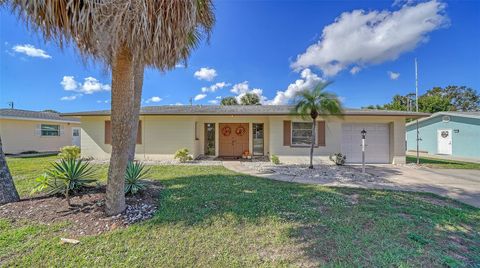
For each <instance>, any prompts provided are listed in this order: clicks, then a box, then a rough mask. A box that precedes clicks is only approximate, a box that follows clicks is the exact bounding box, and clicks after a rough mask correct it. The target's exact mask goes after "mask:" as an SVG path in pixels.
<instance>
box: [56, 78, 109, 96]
mask: <svg viewBox="0 0 480 268" xmlns="http://www.w3.org/2000/svg"><path fill="white" fill-rule="evenodd" d="M60 84H61V85H62V87H63V89H64V90H66V91H74V92H78V93H82V94H93V93H95V92H100V91H110V90H111V87H110V85H109V84H102V83H101V82H99V81H98V80H97V79H96V78H94V77H91V76H89V77H87V78H85V79H84V81H83V83H80V82H77V81H75V77H73V76H64V77H63V79H62V81H61V82H60Z"/></svg>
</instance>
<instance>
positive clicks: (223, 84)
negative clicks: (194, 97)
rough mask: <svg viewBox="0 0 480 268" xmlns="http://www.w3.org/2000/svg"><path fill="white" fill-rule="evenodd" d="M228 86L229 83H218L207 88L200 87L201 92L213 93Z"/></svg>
mask: <svg viewBox="0 0 480 268" xmlns="http://www.w3.org/2000/svg"><path fill="white" fill-rule="evenodd" d="M228 86H230V84H229V83H225V82H218V83H215V84H213V85H211V86H209V87H202V92H204V93H205V92H215V91H217V90H219V89H222V88H224V87H228Z"/></svg>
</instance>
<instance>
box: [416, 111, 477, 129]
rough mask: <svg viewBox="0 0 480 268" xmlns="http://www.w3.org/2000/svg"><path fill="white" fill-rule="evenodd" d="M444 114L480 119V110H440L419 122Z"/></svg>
mask: <svg viewBox="0 0 480 268" xmlns="http://www.w3.org/2000/svg"><path fill="white" fill-rule="evenodd" d="M444 115H449V116H458V117H466V118H475V119H480V111H479V112H438V113H434V114H432V115H431V116H429V117H426V118H422V119H420V120H418V122H422V121H425V120H429V119H431V118H434V117H437V116H444ZM415 123H416V122H414V121H412V122H409V123H408V124H407V126H410V125H413V124H415Z"/></svg>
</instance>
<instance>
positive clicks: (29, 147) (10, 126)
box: [0, 118, 80, 154]
mask: <svg viewBox="0 0 480 268" xmlns="http://www.w3.org/2000/svg"><path fill="white" fill-rule="evenodd" d="M41 124H48V125H60V136H41V135H40V133H39V131H38V130H37V129H39V127H38V126H39V125H41ZM79 126H80V123H66V122H60V121H47V120H24V119H4V118H2V119H0V136H1V137H2V145H3V151H4V153H6V154H18V153H21V152H26V151H37V152H55V151H59V150H60V148H62V147H63V146H68V145H72V127H79Z"/></svg>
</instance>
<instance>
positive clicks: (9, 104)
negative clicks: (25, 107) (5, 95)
mask: <svg viewBox="0 0 480 268" xmlns="http://www.w3.org/2000/svg"><path fill="white" fill-rule="evenodd" d="M8 106H10V109H14V104H13V101H9V102H8Z"/></svg>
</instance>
